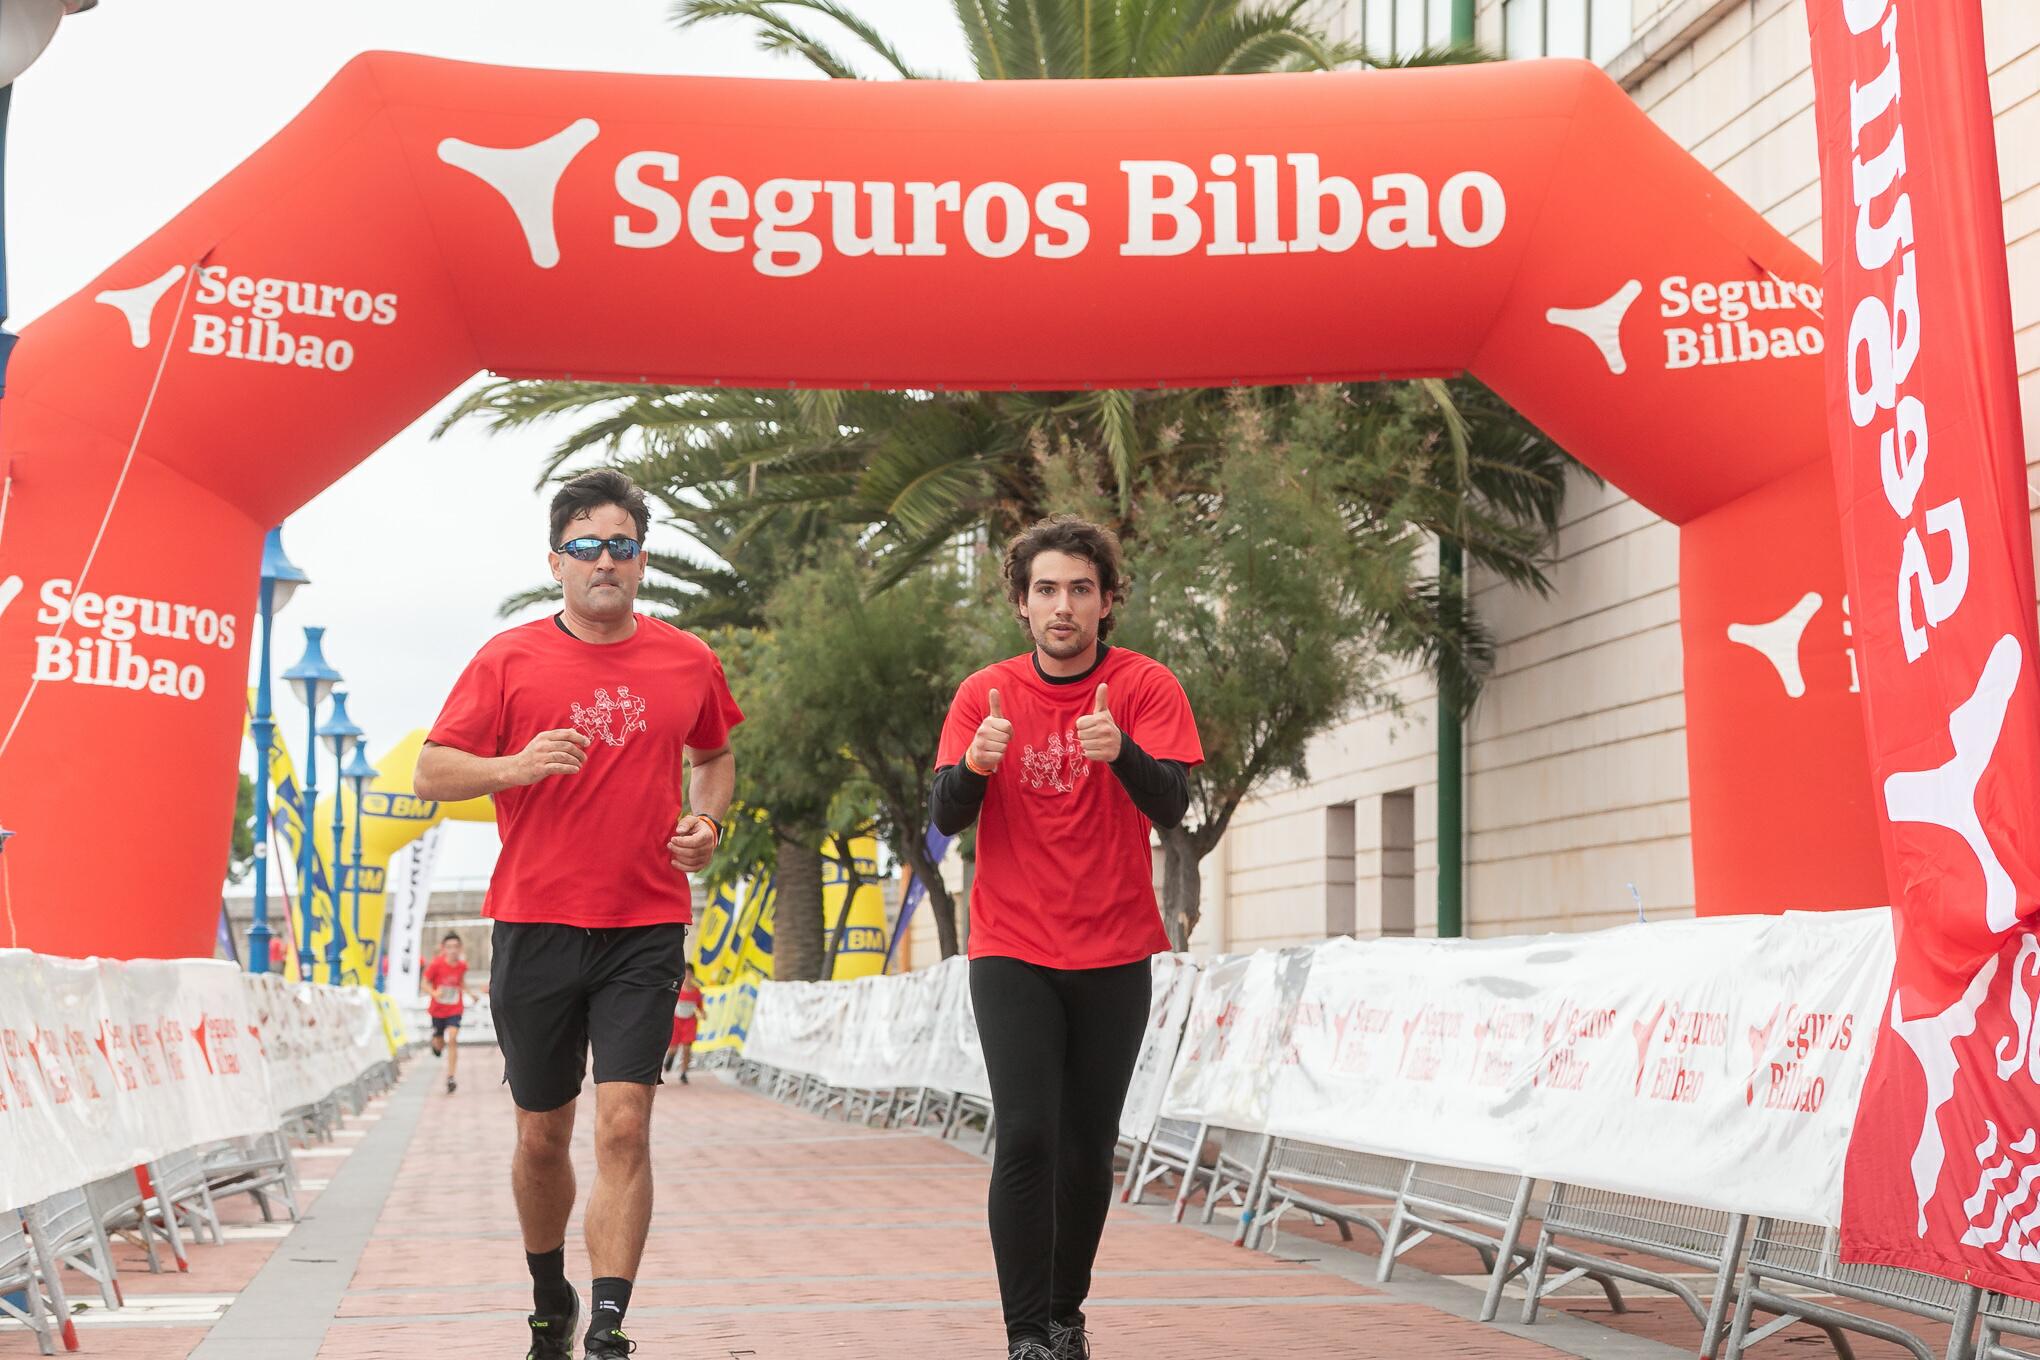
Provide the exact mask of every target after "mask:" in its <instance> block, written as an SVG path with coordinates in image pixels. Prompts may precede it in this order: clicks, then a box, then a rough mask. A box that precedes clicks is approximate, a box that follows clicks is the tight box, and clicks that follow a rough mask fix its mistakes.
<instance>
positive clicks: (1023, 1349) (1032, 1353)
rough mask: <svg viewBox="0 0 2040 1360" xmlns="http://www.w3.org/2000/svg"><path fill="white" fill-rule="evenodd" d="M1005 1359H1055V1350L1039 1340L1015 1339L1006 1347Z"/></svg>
mask: <svg viewBox="0 0 2040 1360" xmlns="http://www.w3.org/2000/svg"><path fill="white" fill-rule="evenodd" d="M1006 1360H1055V1352H1054V1351H1052V1350H1050V1349H1049V1348H1048V1347H1047V1346H1044V1345H1043V1344H1042V1343H1041V1342H1039V1341H1032V1340H1028V1341H1015V1342H1012V1343H1010V1344H1009V1345H1008V1346H1007V1347H1006Z"/></svg>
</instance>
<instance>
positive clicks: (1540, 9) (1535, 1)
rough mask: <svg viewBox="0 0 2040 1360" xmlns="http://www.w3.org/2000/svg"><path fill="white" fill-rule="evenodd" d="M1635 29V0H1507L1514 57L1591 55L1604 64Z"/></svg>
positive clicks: (1505, 20) (1505, 28) (1505, 43)
mask: <svg viewBox="0 0 2040 1360" xmlns="http://www.w3.org/2000/svg"><path fill="white" fill-rule="evenodd" d="M1634 36H1635V34H1634V32H1633V28H1632V18H1631V0H1502V52H1503V55H1505V56H1509V57H1586V58H1589V59H1590V60H1592V61H1594V62H1596V63H1597V64H1603V65H1605V64H1606V63H1607V62H1609V61H1611V60H1613V59H1614V58H1615V57H1616V56H1617V55H1618V54H1619V53H1620V52H1621V51H1622V49H1623V48H1625V47H1627V46H1629V43H1630V39H1631V38H1632V37H1634Z"/></svg>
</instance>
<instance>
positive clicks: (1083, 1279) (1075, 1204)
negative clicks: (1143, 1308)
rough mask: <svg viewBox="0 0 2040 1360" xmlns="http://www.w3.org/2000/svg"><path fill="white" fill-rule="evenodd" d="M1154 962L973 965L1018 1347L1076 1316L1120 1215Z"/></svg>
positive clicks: (999, 1237) (1000, 1231)
mask: <svg viewBox="0 0 2040 1360" xmlns="http://www.w3.org/2000/svg"><path fill="white" fill-rule="evenodd" d="M1149 978H1150V972H1149V964H1148V961H1147V960H1146V959H1142V960H1140V961H1139V962H1138V963H1129V964H1125V965H1123V966H1121V967H1118V968H1086V969H1060V968H1042V967H1039V966H1037V965H1035V964H1031V963H1022V962H1021V961H1020V960H1019V959H1003V958H984V959H972V960H971V961H970V999H971V1004H972V1005H973V1006H974V1007H975V1008H976V1010H977V1025H978V1035H979V1037H980V1038H981V1039H982V1040H983V1043H984V1049H985V1070H986V1072H987V1073H988V1074H989V1075H990V1077H991V1083H992V1115H993V1118H994V1119H996V1120H997V1121H998V1135H999V1148H998V1153H997V1156H996V1157H995V1159H994V1160H993V1163H992V1190H991V1202H990V1205H989V1212H990V1218H991V1227H992V1255H993V1257H994V1258H996V1260H997V1261H998V1265H999V1297H1000V1298H1001V1300H1003V1302H1004V1303H1005V1308H1006V1337H1007V1340H1008V1342H1009V1343H1010V1342H1012V1341H1018V1340H1021V1339H1022V1338H1028V1339H1032V1340H1036V1341H1046V1340H1047V1339H1048V1324H1049V1322H1050V1320H1051V1319H1053V1320H1054V1321H1057V1322H1068V1321H1071V1320H1073V1319H1075V1318H1076V1317H1077V1316H1078V1315H1079V1313H1080V1311H1081V1310H1082V1308H1083V1306H1084V1300H1085V1298H1087V1297H1088V1296H1089V1295H1090V1292H1091V1263H1092V1262H1093V1261H1094V1260H1095V1259H1096V1258H1097V1255H1098V1239H1099V1237H1100V1236H1102V1235H1103V1233H1104V1231H1105V1215H1106V1213H1107V1211H1108V1210H1110V1209H1111V1207H1112V1152H1113V1148H1114V1147H1115V1146H1116V1145H1117V1143H1118V1141H1119V1112H1120V1107H1121V1106H1123V1105H1124V1104H1125V1103H1126V1087H1127V1084H1128V1083H1129V1082H1131V1081H1132V1080H1133V1065H1134V1062H1135V1061H1136V1060H1137V1059H1138V1058H1139V1057H1140V1044H1141V1039H1142V1037H1143V1035H1144V1034H1145V1033H1146V1031H1147V1019H1148V987H1149Z"/></svg>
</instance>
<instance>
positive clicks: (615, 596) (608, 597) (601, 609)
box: [579, 581, 637, 623]
mask: <svg viewBox="0 0 2040 1360" xmlns="http://www.w3.org/2000/svg"><path fill="white" fill-rule="evenodd" d="M597 584H599V583H597V582H590V583H589V585H588V587H587V589H585V590H583V591H582V592H581V599H580V602H579V604H580V612H581V614H582V615H583V616H584V617H586V618H590V619H598V620H601V621H603V622H605V623H606V622H609V621H610V620H613V619H621V618H627V617H629V615H630V613H631V611H632V610H633V609H635V608H636V607H637V592H636V591H634V590H632V589H631V588H630V585H629V583H628V582H623V581H619V582H617V583H616V587H617V588H616V590H615V591H614V592H611V591H606V590H604V591H597V590H596V588H595V587H596V585H597Z"/></svg>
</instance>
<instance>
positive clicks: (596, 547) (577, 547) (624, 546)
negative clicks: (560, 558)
mask: <svg viewBox="0 0 2040 1360" xmlns="http://www.w3.org/2000/svg"><path fill="white" fill-rule="evenodd" d="M638 547H639V544H638V541H637V540H636V539H634V538H621V537H619V538H570V539H568V540H567V541H566V542H564V543H562V544H560V545H559V546H558V547H557V548H554V549H553V551H554V552H559V553H565V554H566V555H567V556H569V557H571V558H573V559H575V560H576V561H579V562H593V561H594V560H595V559H597V558H599V557H600V556H602V550H603V549H604V548H607V549H609V555H610V556H611V557H613V558H615V559H616V560H617V561H619V562H628V561H630V560H631V559H632V558H633V557H636V556H637V555H638Z"/></svg>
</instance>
